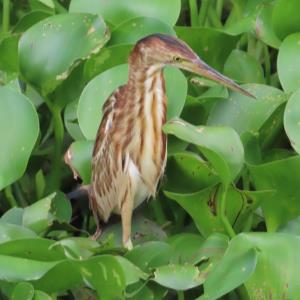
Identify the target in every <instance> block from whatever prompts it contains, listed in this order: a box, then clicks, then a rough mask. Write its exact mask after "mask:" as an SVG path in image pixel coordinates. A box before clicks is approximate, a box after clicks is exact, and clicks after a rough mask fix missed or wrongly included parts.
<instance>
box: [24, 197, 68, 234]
mask: <svg viewBox="0 0 300 300" xmlns="http://www.w3.org/2000/svg"><path fill="white" fill-rule="evenodd" d="M71 214H72V208H71V204H70V202H69V200H67V198H66V197H65V196H64V194H63V193H61V192H55V193H52V194H51V195H49V196H47V197H45V198H44V199H42V200H39V201H37V202H35V203H34V204H32V205H30V206H27V207H26V208H25V209H24V214H23V225H24V226H26V227H28V228H30V229H32V230H33V231H35V232H37V233H41V232H42V231H44V230H45V229H46V228H48V227H49V226H50V225H52V223H53V221H54V220H57V221H58V222H60V223H62V222H66V223H68V222H70V219H71Z"/></svg>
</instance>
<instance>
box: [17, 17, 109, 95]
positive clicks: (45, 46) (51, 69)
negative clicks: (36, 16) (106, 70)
mask: <svg viewBox="0 0 300 300" xmlns="http://www.w3.org/2000/svg"><path fill="white" fill-rule="evenodd" d="M108 38H109V33H108V31H107V27H106V25H105V23H104V22H103V20H102V18H101V17H100V16H96V15H90V14H60V15H55V16H51V17H49V18H47V19H44V20H42V21H40V22H39V23H37V24H35V25H33V26H32V27H30V29H28V30H27V31H26V32H25V33H24V34H23V36H22V38H21V39H20V42H19V58H20V71H21V73H22V75H23V76H24V77H25V78H26V80H28V81H29V82H30V83H32V84H33V85H35V86H37V87H39V88H40V89H41V90H42V91H43V93H44V94H47V93H49V92H51V91H53V90H54V89H55V88H56V87H57V86H58V85H59V84H60V83H61V82H62V81H63V80H64V79H66V78H67V77H68V75H69V73H70V72H71V70H72V69H73V68H74V66H75V65H76V64H78V62H79V61H80V60H84V59H86V58H88V57H89V56H90V55H91V54H92V53H97V52H98V51H99V50H100V49H101V48H102V46H103V45H104V44H105V42H106V41H107V39H108ZM79 41H80V42H79ZM66 45H68V47H66ZM57 53H60V55H59V57H58V56H57ZM58 58H59V59H58Z"/></svg>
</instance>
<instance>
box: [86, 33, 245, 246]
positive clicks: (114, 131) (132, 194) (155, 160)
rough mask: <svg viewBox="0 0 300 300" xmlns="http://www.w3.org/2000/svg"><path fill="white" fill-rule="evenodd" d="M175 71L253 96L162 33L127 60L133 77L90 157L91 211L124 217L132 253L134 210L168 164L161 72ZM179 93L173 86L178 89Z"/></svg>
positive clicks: (106, 116) (108, 111)
mask: <svg viewBox="0 0 300 300" xmlns="http://www.w3.org/2000/svg"><path fill="white" fill-rule="evenodd" d="M166 65H169V66H173V67H177V68H181V69H183V70H187V71H190V72H193V73H196V74H198V75H200V76H203V77H206V78H209V79H212V80H214V81H216V82H219V83H221V84H223V85H225V86H227V87H229V88H231V89H233V90H236V91H238V92H240V93H243V94H245V95H247V96H251V95H250V94H249V93H248V92H247V91H245V90H244V89H242V88H241V87H240V86H238V85H237V84H236V83H235V82H234V81H232V80H231V79H229V78H226V77H225V76H223V75H221V74H220V73H219V72H217V71H215V70H214V69H212V68H211V67H209V66H208V65H207V64H206V63H204V62H203V61H202V60H201V59H200V58H199V57H198V56H197V55H196V54H195V53H194V51H193V50H192V49H191V48H190V47H189V46H188V45H187V44H186V43H184V42H183V41H181V40H179V39H178V38H175V37H173V36H168V35H164V34H153V35H149V36H147V37H145V38H143V39H141V40H140V41H138V42H137V44H136V45H135V47H134V48H133V50H132V52H131V54H130V56H129V76H128V81H127V83H126V84H125V85H123V86H120V87H119V88H117V89H116V90H115V91H114V92H113V93H112V95H111V96H110V97H109V98H108V99H107V100H106V102H105V104H104V106H103V117H102V121H101V124H100V126H99V129H98V133H97V137H96V141H95V145H94V150H93V158H92V181H91V186H90V188H89V198H90V206H91V209H92V211H93V214H94V217H95V220H96V223H97V231H96V235H97V233H100V227H99V220H100V219H102V220H103V221H104V222H106V221H107V220H108V218H109V216H110V214H111V213H112V212H114V213H118V214H121V219H122V228H123V235H122V239H123V245H124V246H125V247H127V248H132V243H131V238H130V235H131V217H132V211H133V209H134V208H136V207H137V206H138V205H139V204H141V203H142V202H143V201H144V200H145V199H147V198H149V197H150V196H154V195H155V192H156V188H157V185H158V182H159V180H160V178H161V176H162V174H163V172H164V169H165V165H166V153H167V141H166V136H165V134H164V133H163V131H162V127H163V125H164V123H165V122H166V105H167V98H166V89H165V81H164V76H163V68H164V67H165V66H166ZM174 88H175V87H174Z"/></svg>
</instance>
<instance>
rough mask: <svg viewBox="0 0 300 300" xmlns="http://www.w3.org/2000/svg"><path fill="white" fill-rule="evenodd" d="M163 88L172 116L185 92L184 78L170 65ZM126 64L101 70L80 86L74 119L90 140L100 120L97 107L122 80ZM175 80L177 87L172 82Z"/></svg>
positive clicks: (182, 100)
mask: <svg viewBox="0 0 300 300" xmlns="http://www.w3.org/2000/svg"><path fill="white" fill-rule="evenodd" d="M164 74H165V79H166V90H167V96H168V98H169V101H168V117H174V116H176V115H179V114H180V113H181V110H182V108H183V106H184V101H185V98H186V93H187V82H186V79H185V77H184V75H183V74H182V73H181V71H179V70H177V69H174V68H166V70H165V73H164ZM127 77H128V66H127V65H119V66H116V67H113V68H111V69H109V70H106V71H105V72H103V73H101V74H100V75H98V76H97V77H95V78H94V79H93V80H91V81H90V82H89V83H88V85H87V86H86V87H85V89H84V90H83V92H82V94H81V96H80V99H79V103H78V111H77V114H78V121H79V126H80V128H81V130H82V133H83V134H84V136H85V137H86V138H87V139H89V140H94V139H95V136H96V133H97V130H98V127H99V124H100V121H101V115H102V112H101V108H102V106H103V104H104V102H105V101H106V99H107V98H108V97H109V96H110V95H111V93H112V92H113V91H114V90H115V89H116V88H117V87H119V86H120V85H123V84H125V83H126V81H127ZM175 82H176V86H177V89H176V91H174V89H173V86H174V83H175Z"/></svg>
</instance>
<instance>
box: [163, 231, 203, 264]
mask: <svg viewBox="0 0 300 300" xmlns="http://www.w3.org/2000/svg"><path fill="white" fill-rule="evenodd" d="M203 241H204V239H203V237H202V236H201V235H199V234H194V233H180V234H176V235H173V236H170V237H169V238H168V243H169V244H170V245H171V246H172V248H173V249H174V251H173V256H172V263H175V264H184V263H189V264H196V263H198V254H199V249H200V248H201V246H202V244H203Z"/></svg>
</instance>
